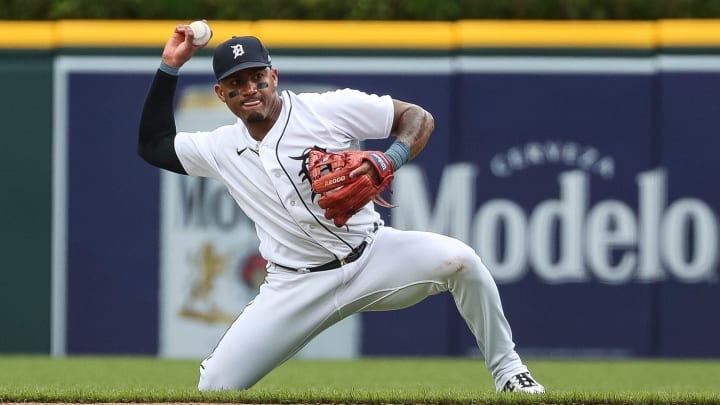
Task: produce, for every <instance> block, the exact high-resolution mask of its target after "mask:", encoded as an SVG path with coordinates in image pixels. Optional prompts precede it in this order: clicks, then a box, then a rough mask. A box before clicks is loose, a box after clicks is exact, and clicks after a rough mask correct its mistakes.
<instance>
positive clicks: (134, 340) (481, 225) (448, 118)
mask: <svg viewBox="0 0 720 405" xmlns="http://www.w3.org/2000/svg"><path fill="white" fill-rule="evenodd" d="M677 58H680V59H678V60H680V62H682V61H683V60H682V58H681V57H677ZM140 59H141V60H140ZM530 59H532V60H528V58H491V57H487V58H483V57H457V58H445V57H442V58H417V59H413V58H327V60H324V59H323V58H302V57H282V56H278V57H275V58H274V60H275V61H277V66H278V68H279V70H280V87H281V88H282V87H283V86H287V87H289V88H293V89H296V90H297V91H303V90H302V89H332V88H343V87H351V88H358V89H362V90H365V91H367V92H370V93H377V94H391V95H392V96H394V97H395V98H398V99H402V100H406V101H410V102H414V103H417V104H419V105H422V106H423V107H425V108H427V109H428V110H429V111H431V112H432V114H433V115H434V117H435V120H436V130H435V133H434V135H433V136H432V137H431V139H430V142H429V144H428V146H427V148H426V150H425V151H424V152H423V153H422V154H421V155H420V156H419V157H418V158H417V159H415V160H413V161H412V162H411V163H409V164H408V165H406V166H404V167H403V168H402V169H401V170H399V171H398V173H397V174H396V179H395V180H394V182H393V194H392V195H391V199H392V202H393V203H395V204H397V205H398V208H395V209H392V210H383V211H382V214H383V216H384V218H385V221H386V223H387V224H389V225H391V226H394V227H397V228H400V229H416V230H428V231H433V232H439V233H443V234H447V235H450V236H453V237H456V238H458V239H461V240H463V241H464V242H466V243H467V244H468V245H470V246H472V247H473V248H474V249H475V250H476V251H477V252H478V254H479V255H480V256H481V257H482V259H483V261H484V263H485V264H486V266H487V267H488V268H489V269H490V271H491V272H492V274H493V276H494V277H495V279H496V280H497V282H498V285H499V288H500V293H501V297H502V299H503V305H504V307H505V311H506V314H507V316H508V319H509V321H510V324H511V326H512V327H513V332H514V337H515V340H516V343H517V344H518V350H519V351H520V352H521V354H538V355H563V356H565V355H571V356H580V355H602V356H608V355H618V356H628V355H629V356H714V355H720V349H718V346H717V345H716V344H715V342H717V341H718V340H720V326H718V325H716V324H715V323H713V322H707V317H708V311H710V312H711V309H712V308H717V307H718V305H719V304H720V294H718V287H717V261H718V260H717V258H718V253H717V248H718V229H717V219H716V216H717V210H718V207H720V193H718V192H717V190H716V187H715V185H714V175H713V174H714V173H715V172H717V171H718V170H717V169H719V167H718V165H719V164H718V163H716V162H717V159H716V158H715V156H714V151H715V150H717V149H718V146H719V145H718V144H719V142H717V141H715V140H714V139H715V137H714V136H712V134H714V133H715V132H716V130H717V128H718V126H719V125H718V124H720V122H718V121H720V118H718V117H720V114H718V113H719V111H717V109H716V108H714V107H713V106H714V105H716V103H715V98H716V95H717V94H720V75H719V74H718V73H720V63H717V62H715V63H716V64H717V68H708V67H707V65H704V66H705V68H704V69H705V70H704V71H702V72H698V71H696V70H695V69H696V64H694V63H692V62H688V63H687V64H685V65H683V64H682V63H680V64H679V65H678V64H668V63H667V61H668V59H666V58H663V57H658V58H654V59H651V58H635V59H632V60H630V61H628V60H625V59H622V58H618V59H613V58H587V59H583V58H579V59H577V58H575V59H574V58H530ZM711 59H712V58H711ZM712 60H714V59H712ZM91 61H94V62H93V63H90V62H91ZM578 61H580V63H579V62H578ZM671 61H677V60H671ZM76 62H77V63H76ZM140 62H142V63H140ZM191 62H192V63H191V64H189V65H188V66H187V67H184V68H183V77H182V78H181V80H180V86H179V88H178V95H179V97H180V98H183V97H186V96H187V95H188V94H190V93H188V92H190V91H191V90H192V92H195V93H196V94H199V93H197V92H198V89H199V88H198V87H197V86H200V88H203V87H205V88H206V89H207V91H208V93H211V91H212V80H211V76H210V72H209V66H210V61H209V59H207V58H199V59H197V60H193V61H191ZM156 66H157V61H156V60H155V59H150V58H139V59H138V60H131V61H129V62H128V64H126V65H122V64H119V62H118V60H113V63H104V62H103V59H102V58H97V59H92V58H91V59H90V60H89V59H88V58H84V59H82V60H78V61H74V60H73V58H67V59H65V60H64V61H63V63H61V64H59V67H60V71H61V73H60V74H56V79H57V82H58V83H59V84H58V93H59V94H58V95H57V97H58V98H63V97H67V99H66V100H65V99H64V100H65V101H66V104H65V105H66V106H67V107H64V108H65V109H66V110H63V109H60V110H59V111H56V115H57V117H59V118H60V119H59V120H58V121H59V123H58V128H60V130H58V131H59V133H60V135H61V136H60V137H59V138H60V141H59V143H60V144H62V143H63V142H65V144H66V146H67V152H66V153H67V156H69V157H72V159H70V160H69V164H68V166H67V167H68V169H67V173H66V176H67V181H66V184H67V187H68V188H67V195H68V206H67V212H68V214H69V215H68V219H67V225H66V226H67V234H68V242H67V243H68V246H67V252H68V253H67V266H66V268H65V269H64V271H56V270H54V272H55V277H56V278H62V279H64V280H66V282H67V292H68V295H67V298H66V300H65V301H64V302H65V311H64V313H65V314H66V317H65V318H66V319H63V316H57V317H56V318H55V324H56V325H58V324H59V325H63V327H65V328H66V330H67V332H66V334H65V335H64V336H66V337H67V341H66V342H59V343H56V346H57V347H64V348H65V349H66V351H68V352H73V353H84V352H104V351H111V352H130V353H132V352H143V353H153V352H154V353H164V354H166V355H168V356H174V355H177V356H197V355H198V353H200V352H201V351H202V350H206V349H205V346H208V345H210V343H208V342H212V341H213V340H214V338H215V334H217V335H218V337H219V334H221V333H222V331H223V330H224V328H225V325H219V324H218V323H217V322H210V321H209V320H215V321H217V320H224V319H226V318H227V319H229V318H232V314H233V313H236V312H238V311H240V310H241V309H242V306H243V305H244V303H245V302H247V300H248V299H249V297H250V295H248V294H251V293H248V294H245V293H244V294H245V295H244V296H243V297H241V298H242V301H243V302H240V300H241V299H240V298H238V297H239V296H240V295H241V294H239V293H238V291H245V290H246V287H244V286H243V285H242V284H241V280H240V279H239V278H238V274H239V273H238V272H239V269H240V268H242V267H244V265H243V263H246V262H247V260H248V258H251V257H252V254H253V249H252V246H250V245H252V244H253V243H256V242H255V239H254V237H253V236H252V232H251V229H250V226H249V224H248V223H246V222H247V221H243V220H235V221H229V220H228V221H225V219H228V218H230V219H233V218H234V219H238V218H239V219H242V218H244V216H243V215H242V214H241V213H239V212H233V210H234V209H236V208H234V206H233V204H232V201H231V199H230V197H229V195H226V198H227V201H224V200H223V197H222V195H224V194H222V193H220V192H213V193H212V198H213V200H212V201H213V204H215V205H214V206H217V207H221V208H222V210H221V211H218V212H216V213H215V214H217V215H215V216H213V212H210V211H212V210H210V211H207V212H205V211H203V212H205V214H203V215H205V216H203V218H205V219H206V220H207V221H205V222H203V223H206V224H214V223H216V222H217V224H218V226H217V227H215V228H213V229H210V228H209V227H204V228H203V229H200V228H199V227H197V226H196V225H197V224H198V223H199V222H197V221H195V222H193V221H189V222H188V221H187V218H195V219H197V218H200V217H198V216H197V215H195V214H193V215H195V216H188V215H189V214H188V213H193V212H195V211H193V210H194V209H199V208H200V207H201V204H199V203H198V204H196V202H197V201H199V200H197V201H196V199H193V198H194V197H193V196H195V197H197V195H199V194H197V192H192V190H195V191H197V190H200V188H198V187H200V183H198V181H195V180H192V181H190V180H187V179H185V178H183V177H175V176H172V175H168V176H169V177H168V176H165V175H163V176H158V175H157V171H156V170H155V169H153V168H151V167H148V166H147V165H146V164H145V163H143V162H141V161H140V160H139V158H137V157H136V156H135V154H134V145H135V140H136V131H137V123H138V121H137V120H139V111H140V106H141V105H142V100H144V97H145V93H146V91H147V86H149V83H150V81H151V79H152V75H153V73H154V71H155V68H156ZM668 66H669V67H668ZM711 66H714V65H712V64H711ZM713 69H714V70H713ZM128 70H130V71H133V72H134V73H128ZM98 81H102V83H103V86H105V87H106V88H108V91H110V92H111V94H116V95H118V97H115V98H113V100H112V111H113V114H111V115H110V114H108V113H106V111H105V109H106V108H107V106H105V107H104V106H101V105H99V104H98V103H94V102H93V101H92V97H88V96H87V95H88V94H89V93H90V92H91V89H92V88H94V86H96V83H97V82H98ZM63 92H64V93H63ZM63 94H64V96H63ZM201 98H203V97H201ZM203 99H204V98H203ZM218 103H219V102H218ZM201 104H202V103H201ZM198 105H200V104H192V103H190V104H187V105H185V107H187V106H190V109H187V108H185V107H183V106H182V105H179V106H178V109H177V112H178V120H179V123H182V124H183V125H186V126H192V125H194V124H193V123H195V124H197V122H196V121H198V119H197V117H196V118H192V117H193V115H192V114H195V113H201V115H202V112H201V111H199V110H198V109H197V106H198ZM202 105H205V104H202ZM193 106H194V107H193ZM193 108H195V109H194V110H193ZM201 108H202V107H201ZM212 110H213V111H214V112H213V114H215V113H216V112H218V111H219V110H218V109H217V108H215V107H212ZM193 111H194V112H193ZM118 116H122V117H136V118H137V119H135V120H132V119H125V118H124V119H123V120H114V121H113V122H114V123H113V125H108V120H109V119H113V118H114V117H118ZM204 119H207V117H204V118H203V120H204ZM203 120H201V121H202V122H204V121H203ZM63 121H67V123H66V124H64V123H63ZM180 129H183V128H180ZM189 129H191V130H196V129H201V128H189ZM63 131H65V132H63ZM98 133H102V134H104V135H103V137H102V138H99V137H98V135H97V134H98ZM63 138H64V141H63ZM365 146H366V148H369V149H380V148H384V147H387V142H385V143H382V142H381V143H377V142H376V141H372V142H368V143H367V145H365ZM60 150H62V148H60ZM97 150H103V151H104V154H103V155H100V154H97V153H96V152H97ZM104 164H105V165H106V164H112V165H113V167H121V168H124V169H125V170H124V171H123V172H122V174H118V175H114V174H112V173H110V174H109V176H110V177H109V178H107V177H106V178H105V179H104V180H103V181H99V179H95V177H94V175H93V173H97V167H102V165H104ZM181 179H184V180H181ZM204 187H209V188H207V190H211V189H212V190H216V188H217V187H215V185H209V184H208V185H205V186H204ZM129 190H141V191H143V192H142V193H136V194H133V197H132V198H131V199H127V198H122V196H126V195H129V194H127V193H128V192H129ZM183 190H184V191H183ZM216 191H219V190H216ZM87 196H91V197H92V198H90V199H88V198H86V197H87ZM208 196H210V194H208ZM194 201H195V202H194ZM148 207H150V209H149V210H148ZM158 207H159V211H158ZM204 207H205V206H204ZM208 207H210V206H207V207H205V208H208ZM61 208H62V207H61ZM108 212H112V213H114V215H112V216H108V215H107V213H108ZM198 212H199V211H198ZM183 213H185V214H187V215H185V216H183ZM151 214H152V215H151ZM196 214H197V213H196ZM138 215H140V216H142V218H143V220H142V221H128V220H125V219H124V218H133V217H136V216H138ZM145 216H147V218H145ZM153 218H155V219H153ZM183 218H185V219H186V221H185V222H183V220H182V219H183ZM212 218H219V219H220V220H219V221H215V222H213V221H211V220H210V219H212ZM188 224H190V225H192V224H195V225H193V226H188ZM228 224H239V225H238V226H239V228H238V229H234V228H233V227H232V226H228ZM240 228H242V229H240ZM246 228H247V229H246ZM89 235H91V236H92V237H89ZM229 235H230V236H229ZM231 235H236V237H237V238H238V240H241V242H238V244H237V246H235V245H234V244H233V243H232V241H229V240H228V237H229V238H232V236H231ZM237 235H240V236H237ZM128 238H129V240H128ZM157 241H159V245H158V243H157ZM123 247H125V248H128V247H129V248H131V250H132V252H133V254H132V255H131V256H128V253H127V249H123ZM129 257H132V260H128V259H127V258H129ZM219 263H220V264H222V263H226V265H227V266H226V267H227V269H223V268H220V267H222V266H220V267H218V264H219ZM398 265H402V263H398ZM163 266H164V267H163ZM56 267H57V266H56ZM161 268H162V270H161ZM193 272H195V273H193ZM213 274H214V275H217V277H216V278H214V279H208V278H207V277H208V275H213ZM203 277H205V278H204V279H203ZM146 279H147V280H148V282H147V283H141V282H140V281H141V280H146ZM225 279H227V280H225ZM203 280H204V281H203ZM223 280H225V281H223ZM228 280H231V281H232V282H233V283H235V284H236V286H234V287H232V288H228V285H226V284H223V283H227V282H229V281H228ZM98 284H102V285H106V286H108V285H112V286H113V288H112V289H109V290H108V289H106V288H100V289H99V288H98V286H97V285H98ZM220 284H223V286H220ZM210 286H215V287H217V288H216V290H217V292H218V295H211V294H210V293H209V291H210V290H209V288H210ZM193 291H195V292H193ZM198 294H200V295H198ZM202 294H205V295H202ZM128 297H129V298H128ZM228 297H229V298H228ZM233 298H238V301H237V302H234V303H232V304H229V303H227V301H228V299H231V300H232V299H233ZM56 302H57V301H56ZM128 311H129V312H132V313H133V315H132V316H127V315H126V313H127V312H128ZM61 312H63V311H61ZM98 312H102V313H104V314H105V315H107V316H106V317H105V318H102V319H112V321H108V322H105V323H103V321H102V319H100V318H98V317H97V316H96V314H97V313H98ZM168 314H169V315H168ZM218 315H222V316H218ZM169 316H170V317H174V320H173V319H170V318H168V317H169ZM168 319H170V321H169V322H168ZM91 320H92V322H91ZM211 323H212V325H211V326H208V325H210V324H211ZM226 323H227V322H226ZM88 325H91V326H88ZM348 325H350V324H348ZM698 325H701V326H702V327H701V328H699V326H698ZM208 327H210V328H212V330H209V329H207V328H208ZM202 328H205V329H206V330H204V332H197V331H198V330H199V329H202ZM56 330H57V329H56ZM129 330H132V331H134V332H133V334H132V336H131V337H128V339H119V338H118V336H123V335H124V334H127V333H128V332H127V331H129ZM138 330H142V331H143V333H142V334H139V333H137V331H138ZM338 330H341V332H338V333H340V334H341V335H342V334H346V335H347V334H349V335H348V336H346V338H347V339H346V340H347V342H350V343H349V344H348V345H345V346H346V347H335V348H334V349H333V350H335V353H342V354H341V356H342V357H351V356H356V355H481V353H478V352H477V348H476V345H475V342H474V338H473V337H472V336H471V335H470V334H469V332H468V329H467V326H466V325H465V324H464V321H463V320H462V319H461V318H460V316H459V314H458V313H457V310H456V309H455V306H454V302H453V300H452V297H451V296H450V295H449V294H441V295H439V296H434V297H430V298H428V299H426V300H425V301H423V302H421V303H419V304H417V305H416V306H414V307H411V308H408V309H405V310H401V311H393V312H382V313H365V314H362V315H361V316H360V319H357V320H353V323H352V325H351V326H347V325H345V326H343V327H341V328H340V329H338ZM190 331H194V332H190ZM350 335H351V336H350ZM191 336H198V339H192V338H188V337H191ZM338 336H339V335H338ZM338 336H335V337H334V338H333V339H335V340H338V339H340V340H342V339H343V338H341V337H340V338H338ZM181 340H184V341H188V342H192V341H195V340H198V341H203V344H202V347H199V346H197V347H195V346H193V347H190V346H187V344H186V343H183V342H182V341H181ZM107 342H112V343H111V344H109V343H107ZM320 346H327V347H330V346H328V345H320ZM108 347H109V348H110V350H106V349H107V348H108ZM210 348H211V347H208V348H207V350H209V349H210ZM320 349H322V348H320ZM60 351H61V352H62V351H63V350H60ZM315 353H316V355H317V356H325V357H329V355H328V354H327V353H322V350H320V351H318V352H315Z"/></svg>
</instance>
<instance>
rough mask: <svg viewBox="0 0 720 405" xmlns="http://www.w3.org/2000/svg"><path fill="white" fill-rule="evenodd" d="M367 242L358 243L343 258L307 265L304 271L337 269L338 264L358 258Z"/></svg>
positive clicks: (290, 268)
mask: <svg viewBox="0 0 720 405" xmlns="http://www.w3.org/2000/svg"><path fill="white" fill-rule="evenodd" d="M367 244H368V243H367V241H365V242H363V243H361V244H360V245H358V247H356V248H355V249H353V250H352V252H350V254H349V255H347V256H345V258H343V259H335V260H333V261H331V262H327V263H325V264H321V265H319V266H316V267H309V268H307V269H305V271H307V272H310V273H314V272H316V271H325V270H332V269H337V268H338V267H340V266H344V265H346V264H348V263H352V262H354V261H355V260H357V259H359V258H360V256H362V254H363V251H364V250H365V247H367ZM275 265H276V266H278V267H282V268H283V269H288V270H292V271H300V270H298V269H293V268H292V267H285V266H282V265H279V264H277V263H275Z"/></svg>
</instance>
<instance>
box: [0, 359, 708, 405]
mask: <svg viewBox="0 0 720 405" xmlns="http://www.w3.org/2000/svg"><path fill="white" fill-rule="evenodd" d="M198 364H199V362H198V361H185V360H165V359H156V358H147V357H131V358H127V357H125V358H120V357H69V358H59V359H53V358H48V357H27V356H6V357H0V402H62V403H78V402H82V403H101V402H103V403H108V402H111V403H112V402H134V403H153V402H194V403H198V402H223V403H228V402H232V403H263V404H268V403H285V404H287V403H314V404H334V403H343V404H659V403H663V404H670V403H672V404H720V392H718V388H717V387H718V376H720V361H681V360H675V361H659V360H658V361H632V360H613V361H607V360H605V361H600V360H597V361H593V360H585V361H578V360H530V361H528V366H529V367H530V369H531V371H532V373H533V375H534V376H535V377H536V378H537V379H538V380H539V381H540V382H541V383H543V384H544V385H545V386H546V387H547V389H548V393H547V394H544V395H536V396H527V395H521V394H497V393H495V389H494V384H493V382H492V379H491V378H490V375H489V373H488V371H487V370H486V369H485V366H484V364H483V363H482V362H481V361H478V360H475V359H445V358H442V359H436V358H417V359H363V360H354V361H308V360H293V361H290V362H288V363H286V364H284V365H282V366H281V367H279V368H278V369H276V370H275V371H273V372H272V373H270V374H269V375H268V376H266V377H265V378H264V379H262V380H261V381H260V382H259V383H258V384H256V385H255V386H254V387H252V388H251V389H249V390H246V391H241V392H219V393H200V392H198V391H197V388H196V386H197V378H198Z"/></svg>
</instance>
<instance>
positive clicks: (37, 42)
mask: <svg viewBox="0 0 720 405" xmlns="http://www.w3.org/2000/svg"><path fill="white" fill-rule="evenodd" d="M181 23H188V22H187V21H170V20H167V21H143V20H60V21H49V22H45V21H23V22H19V21H0V30H1V31H0V32H3V34H4V38H3V41H2V43H0V49H53V48H62V47H74V48H93V47H104V48H143V47H150V48H162V46H163V45H164V44H165V42H166V41H167V39H168V38H169V36H170V34H172V31H173V29H174V27H175V25H176V24H181ZM210 25H211V26H212V28H213V31H214V36H213V39H212V41H211V42H210V46H214V45H217V44H218V43H219V42H221V41H222V40H224V39H227V38H229V37H230V36H232V35H256V36H258V37H260V38H262V39H263V41H264V42H265V43H266V44H267V45H268V46H269V47H276V48H298V49H312V48H326V49H416V50H424V49H426V50H449V49H453V48H617V49H641V50H643V49H644V50H649V49H653V48H657V47H720V20H660V21H504V20H503V21H501V20H497V21H496V20H461V21H456V22H412V21H383V22H381V21H285V20H262V21H210Z"/></svg>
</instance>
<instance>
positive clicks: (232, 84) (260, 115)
mask: <svg viewBox="0 0 720 405" xmlns="http://www.w3.org/2000/svg"><path fill="white" fill-rule="evenodd" d="M276 89H277V70H275V69H272V68H267V67H259V68H248V69H243V70H241V71H239V72H237V73H235V74H233V75H231V76H229V77H226V78H225V79H223V80H221V81H220V82H219V83H218V84H217V85H216V86H215V92H216V93H217V95H218V97H220V100H222V101H223V102H225V104H227V106H228V108H230V111H232V112H233V113H234V114H235V115H237V116H238V117H240V119H242V120H243V121H245V122H247V123H253V122H261V121H263V120H265V119H267V118H272V117H271V114H272V113H273V112H274V111H275V110H274V109H273V107H274V106H275V98H276V97H277V93H276V92H275V91H276Z"/></svg>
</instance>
